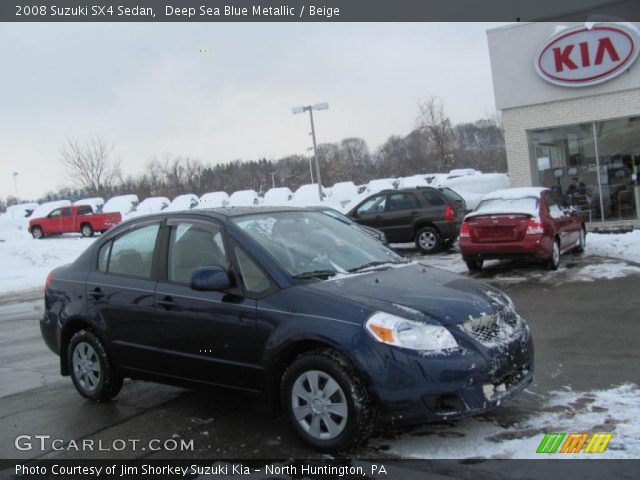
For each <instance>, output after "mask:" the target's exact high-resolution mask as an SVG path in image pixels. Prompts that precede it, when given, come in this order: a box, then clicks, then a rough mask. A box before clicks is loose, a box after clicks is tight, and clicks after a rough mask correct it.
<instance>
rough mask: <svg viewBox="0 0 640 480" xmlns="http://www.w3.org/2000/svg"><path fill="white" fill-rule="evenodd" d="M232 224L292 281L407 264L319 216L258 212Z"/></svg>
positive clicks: (356, 232) (368, 239)
mask: <svg viewBox="0 0 640 480" xmlns="http://www.w3.org/2000/svg"><path fill="white" fill-rule="evenodd" d="M233 221H234V223H235V224H236V225H238V226H239V227H240V228H241V229H242V230H243V231H244V232H245V233H246V234H248V235H249V236H250V237H252V238H253V239H254V240H255V241H256V242H258V243H259V244H260V245H261V246H262V247H263V248H264V249H265V250H267V251H268V252H269V253H270V254H271V255H272V256H273V257H274V258H275V259H276V261H277V262H278V263H279V264H280V265H281V266H282V267H283V268H284V269H285V270H286V271H287V272H288V273H289V274H290V275H291V276H292V277H294V278H323V277H324V278H328V277H331V276H333V275H335V274H337V273H355V272H357V271H362V270H365V269H367V268H370V267H380V266H383V265H387V264H397V263H406V262H407V260H405V259H404V258H403V257H401V256H399V255H398V254H396V253H395V252H393V251H392V250H390V249H389V248H387V247H385V246H384V245H382V244H381V243H380V242H378V241H377V240H375V239H374V238H373V237H371V236H370V235H367V234H366V233H363V232H362V231H361V230H359V229H358V228H355V227H353V226H350V225H346V224H344V223H343V222H341V221H339V220H336V219H334V218H332V217H330V216H329V215H325V214H324V213H321V212H311V211H306V212H305V211H289V212H270V213H260V214H255V215H246V216H241V217H236V218H233Z"/></svg>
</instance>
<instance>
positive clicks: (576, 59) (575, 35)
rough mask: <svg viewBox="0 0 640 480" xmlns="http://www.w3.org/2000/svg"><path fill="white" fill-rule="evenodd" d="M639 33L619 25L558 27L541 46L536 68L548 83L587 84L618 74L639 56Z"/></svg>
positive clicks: (582, 85)
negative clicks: (556, 31) (557, 30)
mask: <svg viewBox="0 0 640 480" xmlns="http://www.w3.org/2000/svg"><path fill="white" fill-rule="evenodd" d="M639 47H640V41H639V38H638V33H637V32H636V31H635V30H633V29H631V28H626V27H624V26H623V25H619V24H598V25H595V26H593V27H592V28H587V27H586V26H583V27H577V28H570V29H565V30H561V31H560V32H558V33H556V34H555V35H553V36H552V37H551V38H549V40H547V41H546V42H545V44H544V45H542V47H541V48H540V50H539V52H538V55H536V60H535V67H536V71H537V72H538V74H539V75H540V76H541V77H542V78H544V79H545V80H546V81H547V82H551V83H554V84H556V85H562V86H565V87H586V86H589V85H596V84H598V83H602V82H606V81H607V80H610V79H612V78H614V77H617V76H618V75H620V74H621V73H622V72H624V71H625V70H626V69H628V68H629V67H630V66H631V64H632V63H633V62H634V61H635V59H636V58H637V57H638V48H639Z"/></svg>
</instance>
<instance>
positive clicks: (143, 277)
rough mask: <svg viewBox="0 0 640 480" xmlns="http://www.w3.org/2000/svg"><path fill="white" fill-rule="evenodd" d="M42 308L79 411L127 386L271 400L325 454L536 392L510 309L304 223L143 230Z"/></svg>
mask: <svg viewBox="0 0 640 480" xmlns="http://www.w3.org/2000/svg"><path fill="white" fill-rule="evenodd" d="M45 304H46V308H45V314H44V317H43V318H42V321H41V329H42V334H43V336H44V339H45V341H46V343H47V345H48V346H49V347H50V348H51V349H52V350H53V351H54V352H55V353H56V354H58V355H59V356H60V368H61V373H62V374H63V375H70V376H71V378H72V380H73V383H74V384H75V386H76V388H77V389H78V391H79V392H80V394H81V395H83V396H84V397H86V398H89V399H91V400H95V401H104V400H108V399H110V398H112V397H114V396H115V395H116V394H117V393H118V391H119V390H120V388H121V387H122V379H123V378H125V377H128V378H134V379H143V380H153V381H158V382H163V383H171V384H177V385H187V386H197V385H201V386H202V385H211V386H225V387H231V388H235V389H242V390H246V391H250V392H256V393H262V394H264V395H265V396H266V398H268V399H269V401H271V402H273V403H272V404H273V405H274V406H276V407H278V409H276V411H280V412H284V414H285V415H286V416H287V417H288V419H289V420H290V422H291V424H292V425H293V428H294V429H295V431H296V432H297V433H298V435H300V436H301V437H302V438H303V439H304V440H305V441H307V442H308V443H309V444H311V445H313V446H314V447H316V448H318V449H321V450H337V449H345V448H348V447H349V446H352V445H354V444H358V443H363V442H364V441H365V440H366V438H367V437H368V435H369V434H370V433H371V431H372V429H373V428H374V425H375V424H376V423H377V422H385V423H390V424H401V423H420V422H428V421H433V420H438V419H441V418H444V417H446V418H453V417H458V416H464V415H469V414H473V413H477V412H482V411H485V410H488V409H491V408H492V407H495V406H497V405H498V404H499V403H500V401H501V400H503V399H505V398H507V397H510V396H512V395H513V394H515V393H516V392H519V391H521V390H522V389H524V388H525V387H526V386H527V385H528V384H529V383H530V382H531V381H532V379H533V345H532V340H531V335H530V332H529V327H528V326H527V324H526V322H525V321H524V320H523V319H522V318H521V317H520V316H519V315H518V314H517V313H516V311H515V310H514V306H513V303H512V302H511V300H510V299H509V297H507V296H506V295H505V294H503V293H501V292H500V291H498V290H495V289H493V288H492V287H489V286H487V285H485V284H483V283H480V282H478V281H475V280H472V279H469V278H465V277H462V276H458V275H454V274H451V273H448V272H446V271H442V270H438V269H435V268H430V267H428V266H426V265H424V264H423V263H421V262H416V261H413V262H410V261H407V260H405V259H404V258H402V257H400V256H398V255H397V254H396V253H394V252H393V251H392V250H390V249H388V248H387V247H385V246H384V245H383V244H381V243H380V242H378V241H377V240H375V239H374V238H372V237H371V236H370V235H367V234H366V233H363V232H362V231H360V230H359V229H357V228H354V227H353V226H350V225H346V224H344V223H343V222H340V221H338V220H335V219H333V218H331V217H329V216H327V215H324V214H323V213H321V212H316V211H309V210H303V209H297V210H296V209H290V208H280V209H278V208H273V209H271V208H269V209H267V208H260V207H252V208H246V209H244V208H235V209H220V210H198V211H196V212H193V211H191V212H182V213H181V212H175V213H167V214H157V215H154V216H147V217H140V218H137V219H133V220H131V221H128V222H125V223H123V224H121V225H119V226H117V227H115V228H113V229H112V230H110V231H109V232H108V233H107V234H105V235H104V236H102V237H101V238H100V239H98V240H97V241H96V242H95V243H94V244H93V245H92V246H91V247H90V248H89V249H88V250H87V251H86V252H84V253H83V254H82V255H81V256H80V257H79V258H78V259H77V260H76V261H75V262H74V263H72V264H70V265H68V266H64V267H61V268H58V269H56V270H54V271H53V272H51V273H50V274H49V276H48V278H47V282H46V290H45Z"/></svg>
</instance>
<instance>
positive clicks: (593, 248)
mask: <svg viewBox="0 0 640 480" xmlns="http://www.w3.org/2000/svg"><path fill="white" fill-rule="evenodd" d="M587 253H588V254H589V255H598V256H600V257H611V258H619V259H621V260H629V261H632V262H635V263H639V264H640V230H634V231H632V232H628V233H616V234H606V233H589V234H587Z"/></svg>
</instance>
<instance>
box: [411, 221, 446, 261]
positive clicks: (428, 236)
mask: <svg viewBox="0 0 640 480" xmlns="http://www.w3.org/2000/svg"><path fill="white" fill-rule="evenodd" d="M415 242H416V247H418V248H419V249H420V250H421V251H422V253H427V254H428V253H433V252H436V251H438V249H439V248H440V245H441V244H442V239H441V238H440V233H439V232H438V230H437V229H436V228H434V227H423V228H421V229H420V230H418V233H416V237H415Z"/></svg>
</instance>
